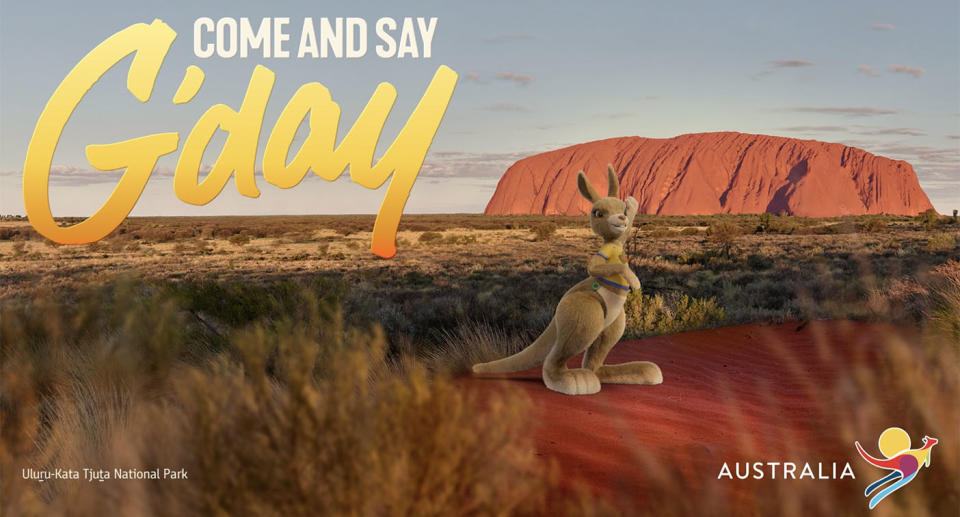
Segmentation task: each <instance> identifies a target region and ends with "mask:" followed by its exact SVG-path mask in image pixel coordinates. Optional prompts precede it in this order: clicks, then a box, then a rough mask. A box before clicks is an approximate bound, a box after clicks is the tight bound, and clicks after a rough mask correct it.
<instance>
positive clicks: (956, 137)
mask: <svg viewBox="0 0 960 517" xmlns="http://www.w3.org/2000/svg"><path fill="white" fill-rule="evenodd" d="M947 138H949V139H950V140H960V135H947Z"/></svg>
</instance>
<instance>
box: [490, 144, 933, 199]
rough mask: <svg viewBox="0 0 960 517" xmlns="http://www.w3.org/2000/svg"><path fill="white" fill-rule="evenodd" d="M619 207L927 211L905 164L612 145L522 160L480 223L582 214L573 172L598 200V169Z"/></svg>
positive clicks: (792, 147)
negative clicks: (610, 174) (615, 190)
mask: <svg viewBox="0 0 960 517" xmlns="http://www.w3.org/2000/svg"><path fill="white" fill-rule="evenodd" d="M607 163H612V164H613V166H614V168H615V169H616V170H617V172H618V173H619V175H620V197H622V198H626V197H627V196H633V197H635V198H637V201H639V202H640V213H642V214H660V215H706V214H721V213H722V214H743V213H747V214H750V213H761V212H770V213H775V214H784V215H797V216H805V217H831V216H840V215H860V214H898V215H904V214H905V215H915V214H917V213H920V212H922V211H924V210H927V209H929V208H933V205H931V204H930V200H929V199H928V198H927V195H926V194H925V193H924V192H923V190H921V188H920V184H919V183H918V181H917V175H916V173H915V172H914V171H913V167H911V166H910V164H909V163H907V162H905V161H901V160H891V159H889V158H885V157H882V156H876V155H873V154H870V153H868V152H866V151H864V150H862V149H857V148H855V147H849V146H846V145H843V144H833V143H827V142H819V141H816V140H797V139H794V138H784V137H777V136H767V135H750V134H743V133H733V132H727V133H698V134H690V135H681V136H678V137H675V138H665V139H662V138H641V137H622V138H611V139H608V140H598V141H596V142H588V143H585V144H579V145H574V146H571V147H566V148H564V149H558V150H556V151H551V152H547V153H542V154H538V155H534V156H531V157H529V158H524V159H523V160H520V161H518V162H517V163H515V164H513V165H512V166H511V167H510V168H509V169H507V172H506V173H505V174H504V175H503V177H502V178H501V179H500V183H499V184H498V185H497V190H496V192H494V194H493V197H492V198H491V199H490V202H489V203H488V204H487V208H486V210H485V211H484V213H486V214H566V215H577V214H583V213H586V212H587V210H588V209H589V207H590V205H589V203H587V201H586V200H584V199H583V198H582V197H580V194H579V193H578V192H577V182H576V174H577V172H578V171H580V170H583V171H584V172H586V174H587V176H588V177H589V178H590V181H591V182H593V184H594V185H595V186H596V188H597V190H598V191H601V192H605V191H606V183H607V180H606V172H605V171H606V165H607Z"/></svg>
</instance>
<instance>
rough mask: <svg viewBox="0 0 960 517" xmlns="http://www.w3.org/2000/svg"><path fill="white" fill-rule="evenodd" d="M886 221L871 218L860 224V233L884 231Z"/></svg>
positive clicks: (881, 218) (879, 218)
mask: <svg viewBox="0 0 960 517" xmlns="http://www.w3.org/2000/svg"><path fill="white" fill-rule="evenodd" d="M887 227H888V224H887V221H886V219H885V218H883V217H871V218H869V219H867V220H866V221H864V222H863V223H861V224H860V233H877V232H883V231H886V230H887Z"/></svg>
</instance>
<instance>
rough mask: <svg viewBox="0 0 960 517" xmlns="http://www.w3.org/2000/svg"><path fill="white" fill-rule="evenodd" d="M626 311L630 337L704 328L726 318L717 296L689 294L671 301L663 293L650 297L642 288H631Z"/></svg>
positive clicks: (717, 323)
mask: <svg viewBox="0 0 960 517" xmlns="http://www.w3.org/2000/svg"><path fill="white" fill-rule="evenodd" d="M624 312H625V313H626V316H627V331H626V335H627V336H628V337H642V336H650V335H657V334H671V333H674V332H684V331H691V330H700V329H705V328H710V327H714V326H717V325H719V324H721V323H723V322H724V320H726V313H725V312H724V310H723V307H720V305H719V304H718V303H717V301H716V299H714V298H708V299H703V298H693V297H690V296H687V295H686V294H683V295H680V297H679V298H676V299H673V300H668V299H666V298H664V297H663V296H661V295H659V294H655V295H653V296H648V295H645V294H643V292H642V291H630V294H628V295H627V301H626V304H625V305H624Z"/></svg>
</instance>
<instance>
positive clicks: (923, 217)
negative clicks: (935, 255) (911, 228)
mask: <svg viewBox="0 0 960 517" xmlns="http://www.w3.org/2000/svg"><path fill="white" fill-rule="evenodd" d="M917 220H918V221H919V222H920V225H921V226H923V229H925V230H933V229H935V228H937V227H938V226H940V214H938V213H937V211H936V210H934V209H932V208H928V209H927V210H924V211H923V212H922V213H921V214H920V215H918V216H917Z"/></svg>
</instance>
